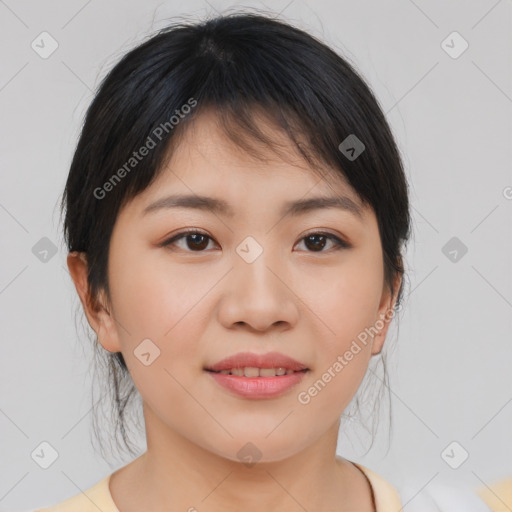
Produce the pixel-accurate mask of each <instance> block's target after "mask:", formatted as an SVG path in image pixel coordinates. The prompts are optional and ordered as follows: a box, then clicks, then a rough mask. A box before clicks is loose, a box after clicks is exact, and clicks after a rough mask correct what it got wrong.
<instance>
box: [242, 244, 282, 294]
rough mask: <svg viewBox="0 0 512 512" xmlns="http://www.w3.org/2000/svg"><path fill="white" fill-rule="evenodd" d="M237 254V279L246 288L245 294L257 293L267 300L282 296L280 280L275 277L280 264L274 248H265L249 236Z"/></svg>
mask: <svg viewBox="0 0 512 512" xmlns="http://www.w3.org/2000/svg"><path fill="white" fill-rule="evenodd" d="M260 240H261V239H260ZM236 253H237V255H236V258H235V263H234V266H235V269H234V270H235V274H236V275H235V279H239V280H240V281H239V283H238V284H239V285H241V286H242V288H244V292H245V294H247V292H248V293H249V294H251V293H252V292H255V295H256V296H257V297H258V296H259V297H262V298H265V300H269V299H270V298H275V296H276V295H277V294H280V292H281V291H280V290H279V289H278V288H279V286H278V281H279V280H278V279H277V278H276V276H275V275H274V273H275V272H276V271H278V270H277V269H278V268H279V263H278V259H277V257H276V256H275V254H274V253H273V252H272V248H270V247H268V246H265V247H264V246H263V243H260V242H258V241H257V240H256V238H255V237H253V236H248V237H246V238H245V239H244V240H243V241H242V242H241V243H240V244H239V245H238V247H237V248H236ZM270 269H273V272H272V271H271V270H270ZM249 287H250V289H249Z"/></svg>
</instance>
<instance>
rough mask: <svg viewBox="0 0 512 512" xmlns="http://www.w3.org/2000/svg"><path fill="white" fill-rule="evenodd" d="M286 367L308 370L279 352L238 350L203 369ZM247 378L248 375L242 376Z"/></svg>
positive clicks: (218, 370)
mask: <svg viewBox="0 0 512 512" xmlns="http://www.w3.org/2000/svg"><path fill="white" fill-rule="evenodd" d="M245 367H253V368H286V369H287V370H293V371H295V372H300V371H302V370H309V368H308V367H307V366H306V365H305V364H302V363H300V362H299V361H296V360H295V359H293V358H291V357H289V356H287V355H285V354H281V353H280V352H267V353H266V354H254V353H252V352H239V353H238V354H234V355H232V356H229V357H226V358H225V359H222V361H219V362H218V363H215V364H214V365H213V366H208V367H205V368H204V369H205V370H209V371H211V372H220V371H221V370H230V369H231V368H245ZM244 378H249V377H244ZM250 378H254V377H250ZM257 378H259V379H265V378H271V379H272V378H274V377H257Z"/></svg>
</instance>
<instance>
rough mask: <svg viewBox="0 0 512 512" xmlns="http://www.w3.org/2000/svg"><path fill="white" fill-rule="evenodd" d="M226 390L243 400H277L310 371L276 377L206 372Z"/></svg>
mask: <svg viewBox="0 0 512 512" xmlns="http://www.w3.org/2000/svg"><path fill="white" fill-rule="evenodd" d="M205 371H206V372H207V373H208V374H209V375H211V376H212V378H213V380H214V381H215V382H216V383H217V384H219V385H220V386H222V387H223V388H224V389H226V390H228V391H230V392H231V393H234V394H235V395H238V396H241V397H243V398H250V399H265V398H275V397H278V396H280V395H283V394H284V393H286V392H287V391H290V390H291V389H292V388H294V387H295V386H297V385H298V384H299V383H300V382H301V380H302V379H303V378H304V376H305V375H306V373H308V372H309V370H303V371H297V372H295V373H290V374H289V375H281V376H278V377H277V376H276V377H238V376H237V375H225V374H223V373H214V372H212V371H207V370H205Z"/></svg>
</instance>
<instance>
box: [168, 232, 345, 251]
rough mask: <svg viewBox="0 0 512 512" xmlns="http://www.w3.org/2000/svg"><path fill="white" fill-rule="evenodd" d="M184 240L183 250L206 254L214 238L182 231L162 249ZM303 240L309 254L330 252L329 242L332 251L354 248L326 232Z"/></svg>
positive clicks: (312, 234) (311, 234)
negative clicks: (328, 248) (328, 249)
mask: <svg viewBox="0 0 512 512" xmlns="http://www.w3.org/2000/svg"><path fill="white" fill-rule="evenodd" d="M182 239H185V242H184V245H185V247H181V249H184V250H185V251H187V250H188V251H189V252H204V250H205V249H206V248H207V247H208V241H209V240H211V241H213V238H211V237H210V236H209V235H207V234H206V233H204V232H202V231H198V230H195V229H193V230H188V231H182V232H181V233H178V234H176V235H174V236H173V237H172V238H170V239H169V240H166V241H164V242H163V243H162V244H161V247H167V246H171V245H177V242H179V241H180V242H181V241H182ZM302 240H304V241H305V244H306V247H308V248H313V250H311V251H308V252H328V251H324V250H323V249H324V248H325V246H326V244H327V241H331V243H332V244H333V246H332V247H331V249H333V250H339V249H349V248H350V247H352V246H351V245H350V244H348V243H347V242H345V241H344V240H341V239H340V238H338V237H337V236H335V235H332V234H330V233H324V232H315V233H310V234H309V235H307V236H305V237H303V238H302V239H301V241H302Z"/></svg>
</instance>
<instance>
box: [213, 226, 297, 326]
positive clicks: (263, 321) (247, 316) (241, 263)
mask: <svg viewBox="0 0 512 512" xmlns="http://www.w3.org/2000/svg"><path fill="white" fill-rule="evenodd" d="M235 251H236V254H235V255H234V259H233V270H232V272H231V277H230V279H231V283H230V286H229V287H228V296H224V305H225V306H227V307H225V308H222V311H223V314H222V319H223V321H224V322H225V323H226V324H228V325H232V324H234V323H245V324H248V325H250V326H251V327H253V328H255V329H257V330H264V329H266V328H268V327H270V326H271V325H273V324H276V323H280V324H281V323H283V322H284V323H289V324H292V323H294V322H295V321H296V319H297V315H298V312H297V304H296V302H295V296H294V294H293V293H292V291H291V290H290V289H289V288H288V286H287V285H286V284H285V283H286V276H284V275H282V273H283V272H284V270H283V269H284V267H285V265H284V264H283V261H282V260H279V258H278V257H277V251H276V250H272V249H271V248H267V247H263V244H261V243H259V242H258V241H257V240H256V239H255V238H254V237H250V236H249V237H247V238H246V239H244V240H243V241H242V242H241V243H240V244H239V245H238V246H237V247H236V249H235ZM280 274H281V275H280Z"/></svg>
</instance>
